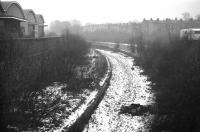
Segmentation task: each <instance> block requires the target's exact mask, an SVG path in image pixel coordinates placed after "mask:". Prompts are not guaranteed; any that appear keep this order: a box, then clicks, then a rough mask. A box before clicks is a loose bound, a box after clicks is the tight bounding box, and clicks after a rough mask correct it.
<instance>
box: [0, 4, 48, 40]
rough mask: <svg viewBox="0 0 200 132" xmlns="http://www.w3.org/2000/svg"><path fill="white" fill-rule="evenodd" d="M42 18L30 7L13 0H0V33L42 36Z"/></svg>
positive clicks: (14, 35) (30, 36)
mask: <svg viewBox="0 0 200 132" xmlns="http://www.w3.org/2000/svg"><path fill="white" fill-rule="evenodd" d="M44 27H45V25H44V18H43V16H42V15H40V14H39V15H36V14H35V12H34V11H33V10H32V9H24V10H23V8H22V7H21V6H20V4H19V3H17V2H15V1H1V2H0V33H6V34H9V35H11V36H12V37H13V38H21V37H29V38H38V37H44ZM0 35H1V34H0Z"/></svg>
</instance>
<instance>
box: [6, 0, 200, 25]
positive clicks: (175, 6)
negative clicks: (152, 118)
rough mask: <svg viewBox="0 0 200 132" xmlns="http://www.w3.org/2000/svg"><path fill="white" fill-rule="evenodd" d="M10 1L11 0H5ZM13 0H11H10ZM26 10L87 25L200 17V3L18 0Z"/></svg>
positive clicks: (183, 0) (185, 0) (48, 19)
mask: <svg viewBox="0 0 200 132" xmlns="http://www.w3.org/2000/svg"><path fill="white" fill-rule="evenodd" d="M2 1H7V0H2ZM8 1H9V0H8ZM16 1H17V2H18V3H19V4H20V5H21V6H22V8H24V9H33V10H34V11H35V12H36V13H41V14H42V15H43V16H44V19H45V21H46V24H49V23H50V22H51V21H53V20H61V21H65V20H72V19H77V20H80V21H81V22H82V23H83V24H85V23H88V22H89V23H107V22H113V23H115V22H129V21H135V20H137V21H141V20H143V18H146V19H149V18H154V19H155V18H160V19H164V18H175V17H178V18H180V17H181V14H182V13H183V12H190V13H191V15H192V16H196V14H200V0H16Z"/></svg>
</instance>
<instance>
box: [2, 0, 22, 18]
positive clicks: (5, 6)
mask: <svg viewBox="0 0 200 132" xmlns="http://www.w3.org/2000/svg"><path fill="white" fill-rule="evenodd" d="M13 5H15V7H17V8H18V9H19V11H20V12H21V16H22V17H21V19H25V15H24V13H23V10H22V7H21V6H20V4H19V3H17V2H16V1H1V10H2V11H3V12H4V13H5V15H8V13H7V12H8V11H9V8H10V7H11V6H13ZM12 16H13V17H18V18H19V16H15V15H14V14H13V15H12Z"/></svg>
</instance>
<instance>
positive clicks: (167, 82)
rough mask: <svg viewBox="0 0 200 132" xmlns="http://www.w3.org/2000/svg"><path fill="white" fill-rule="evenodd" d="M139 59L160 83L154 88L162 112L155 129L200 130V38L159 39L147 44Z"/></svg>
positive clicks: (154, 126) (151, 78)
mask: <svg viewBox="0 0 200 132" xmlns="http://www.w3.org/2000/svg"><path fill="white" fill-rule="evenodd" d="M136 61H137V64H139V65H140V66H142V67H143V68H144V71H145V73H146V74H147V75H149V77H150V80H151V81H152V82H153V83H155V84H156V85H153V86H152V89H153V90H155V93H156V105H157V107H158V115H157V117H156V118H155V121H154V124H153V126H152V131H155V132H156V131H158V132H160V131H163V130H165V131H199V130H200V123H199V120H200V114H199V110H200V107H199V106H200V101H199V99H200V98H199V93H200V82H199V80H200V42H199V41H182V40H178V39H173V40H171V41H170V43H168V44H162V43H159V42H158V41H157V42H154V43H152V44H151V45H149V46H148V47H147V48H145V50H144V51H143V52H141V55H140V56H139V57H138V58H136ZM164 115H166V116H164Z"/></svg>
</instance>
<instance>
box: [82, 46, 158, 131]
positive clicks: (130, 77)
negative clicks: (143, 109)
mask: <svg viewBox="0 0 200 132" xmlns="http://www.w3.org/2000/svg"><path fill="white" fill-rule="evenodd" d="M101 53H102V54H103V55H105V56H106V57H108V58H109V60H110V62H111V66H112V78H111V81H110V86H109V87H108V89H107V91H106V94H105V97H104V98H103V100H102V101H101V103H100V104H99V106H98V108H97V109H96V110H95V112H94V114H93V115H92V117H91V119H90V121H89V124H88V125H87V127H86V128H85V130H84V131H88V132H105V131H106V132H111V131H118V132H125V131H126V132H141V131H142V132H143V131H145V132H146V131H149V126H150V124H151V122H152V119H153V117H154V116H153V115H152V114H150V113H149V114H145V115H141V116H132V115H131V114H120V109H121V107H122V106H129V105H131V104H141V105H151V104H153V103H154V95H153V93H152V92H151V90H150V86H149V84H150V82H148V81H147V77H146V76H144V75H142V74H141V72H142V70H141V69H140V68H139V67H137V66H133V58H132V57H129V56H127V55H125V54H123V53H114V52H111V51H104V50H101ZM132 66H133V67H132Z"/></svg>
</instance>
